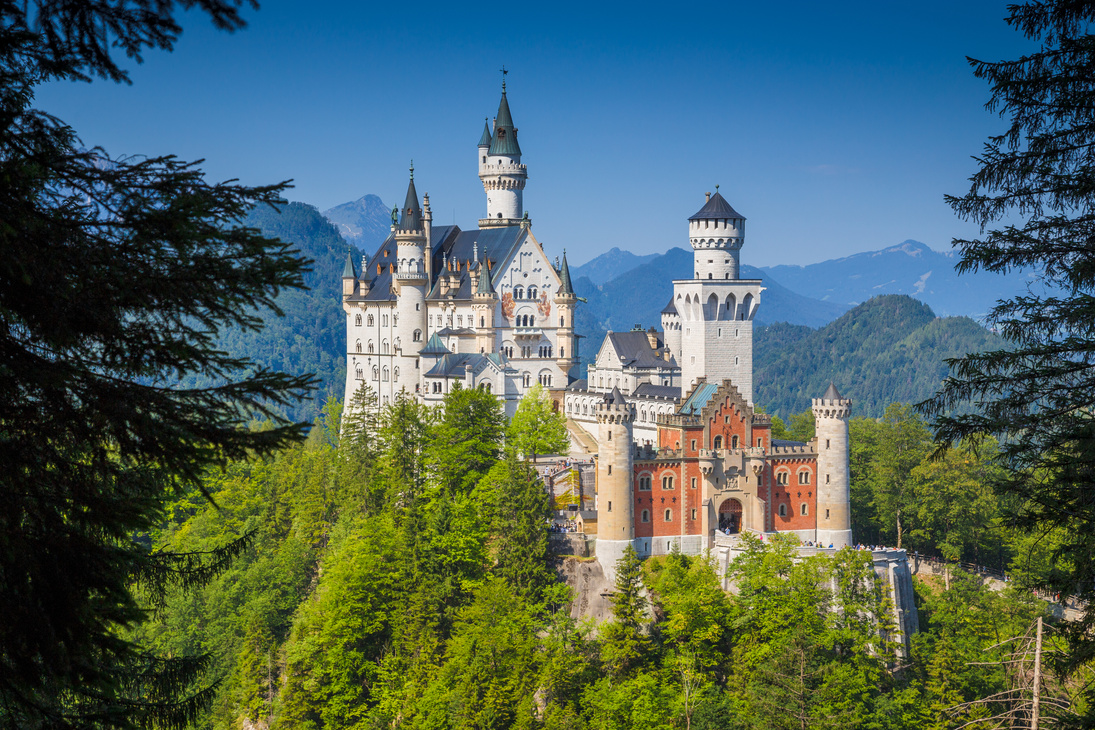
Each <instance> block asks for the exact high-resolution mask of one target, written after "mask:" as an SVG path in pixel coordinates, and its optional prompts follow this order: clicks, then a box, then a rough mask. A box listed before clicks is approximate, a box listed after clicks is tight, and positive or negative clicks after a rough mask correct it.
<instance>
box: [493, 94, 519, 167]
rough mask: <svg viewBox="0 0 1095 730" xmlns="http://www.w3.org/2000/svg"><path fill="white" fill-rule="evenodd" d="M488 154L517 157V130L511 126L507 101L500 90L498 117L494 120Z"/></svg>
mask: <svg viewBox="0 0 1095 730" xmlns="http://www.w3.org/2000/svg"><path fill="white" fill-rule="evenodd" d="M490 154H492V155H507V156H509V157H519V156H520V155H521V145H519V144H517V128H516V127H514V126H513V117H512V116H511V115H510V113H509V101H508V100H507V99H506V91H505V89H503V90H502V101H500V102H499V103H498V116H497V117H495V118H494V136H493V137H492V139H491V143H490Z"/></svg>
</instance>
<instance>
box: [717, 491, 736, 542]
mask: <svg viewBox="0 0 1095 730" xmlns="http://www.w3.org/2000/svg"><path fill="white" fill-rule="evenodd" d="M719 530H720V531H722V532H726V531H727V530H730V534H731V535H734V534H736V533H739V532H741V502H739V501H738V500H736V499H733V498H731V499H726V500H723V503H722V504H720V505H719Z"/></svg>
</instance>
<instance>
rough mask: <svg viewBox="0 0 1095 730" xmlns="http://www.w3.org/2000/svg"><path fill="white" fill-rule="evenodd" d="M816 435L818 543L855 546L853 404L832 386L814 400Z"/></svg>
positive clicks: (839, 546) (838, 546)
mask: <svg viewBox="0 0 1095 730" xmlns="http://www.w3.org/2000/svg"><path fill="white" fill-rule="evenodd" d="M813 410H814V424H815V430H816V433H817V436H816V439H817V542H819V543H820V544H822V545H828V544H830V543H832V545H833V547H836V548H841V547H844V546H846V545H851V544H852V510H851V497H850V494H849V483H850V477H849V474H848V417H849V416H850V415H851V412H852V402H851V401H850V400H848V399H847V398H844V397H842V396H841V395H840V393H839V392H838V391H837V389H836V386H835V385H834V384H833V383H829V389H828V390H826V391H825V395H823V396H821V397H820V398H814V401H813Z"/></svg>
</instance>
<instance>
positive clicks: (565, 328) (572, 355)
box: [555, 249, 578, 385]
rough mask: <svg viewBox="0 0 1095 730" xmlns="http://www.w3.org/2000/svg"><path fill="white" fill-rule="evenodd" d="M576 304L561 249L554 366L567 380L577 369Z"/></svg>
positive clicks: (556, 296)
mask: <svg viewBox="0 0 1095 730" xmlns="http://www.w3.org/2000/svg"><path fill="white" fill-rule="evenodd" d="M577 304H578V295H577V294H575V293H574V284H573V283H572V282H571V280H570V266H568V265H567V252H566V249H563V262H562V264H560V265H559V292H558V293H557V294H556V295H555V310H556V314H557V315H558V317H559V329H558V330H557V334H556V345H557V349H556V353H555V354H556V358H555V364H556V365H558V366H559V369H560V370H562V371H563V372H564V373H566V375H567V378H568V379H570V378H573V377H576V372H575V371H576V370H577V367H578V337H577V336H576V335H575V333H574V307H575V306H576V305H577ZM564 385H565V383H564Z"/></svg>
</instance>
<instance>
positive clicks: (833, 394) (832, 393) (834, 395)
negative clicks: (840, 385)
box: [821, 380, 842, 400]
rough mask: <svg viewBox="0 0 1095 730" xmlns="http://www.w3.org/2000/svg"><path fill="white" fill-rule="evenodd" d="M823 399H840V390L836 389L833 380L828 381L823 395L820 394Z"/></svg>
mask: <svg viewBox="0 0 1095 730" xmlns="http://www.w3.org/2000/svg"><path fill="white" fill-rule="evenodd" d="M821 397H822V398H824V399H825V400H842V398H841V397H840V392H839V391H837V389H836V385H835V384H834V383H833V381H831V380H830V381H829V389H828V390H826V391H825V395H823V396H821Z"/></svg>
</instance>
